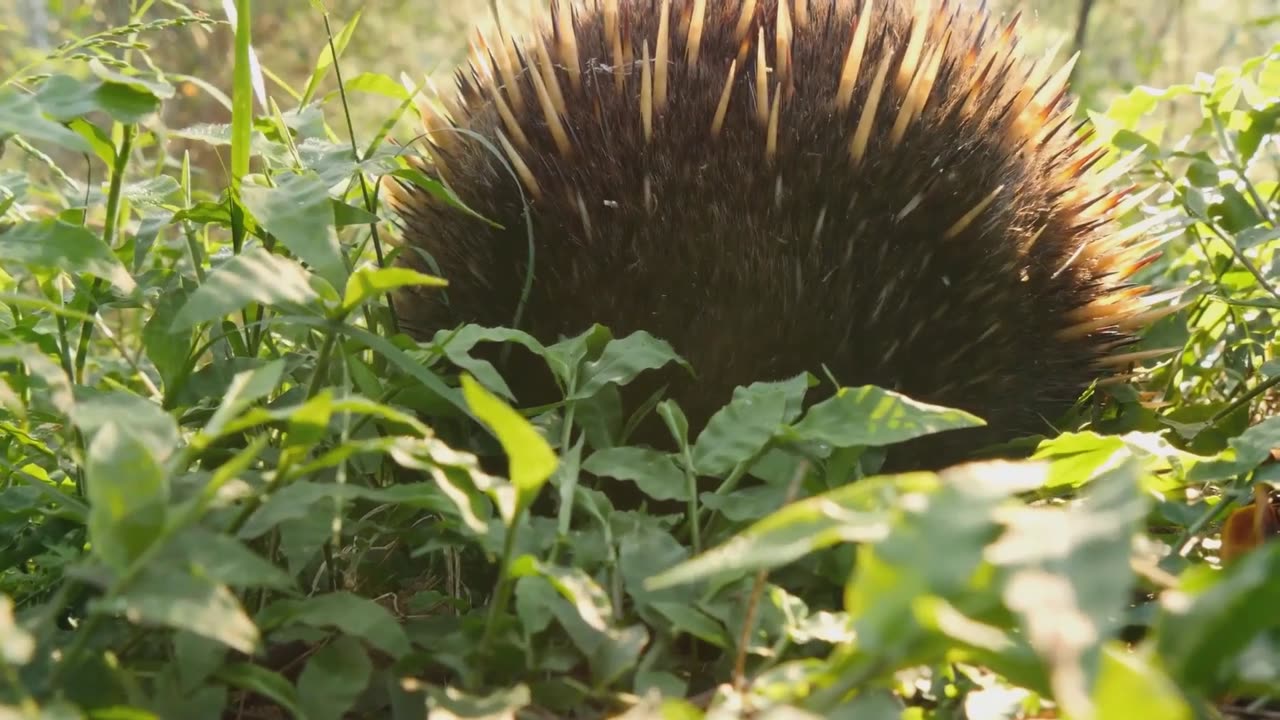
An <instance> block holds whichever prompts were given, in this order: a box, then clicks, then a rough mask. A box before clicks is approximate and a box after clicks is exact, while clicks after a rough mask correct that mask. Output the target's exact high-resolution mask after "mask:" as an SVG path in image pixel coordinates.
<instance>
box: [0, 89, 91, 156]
mask: <svg viewBox="0 0 1280 720" xmlns="http://www.w3.org/2000/svg"><path fill="white" fill-rule="evenodd" d="M7 135H21V136H22V137H24V138H26V139H27V140H30V141H32V142H35V143H40V142H51V143H54V144H56V145H60V146H62V147H64V148H66V149H68V150H73V151H75V152H79V153H87V152H92V148H90V147H89V143H88V142H86V141H85V139H84V138H82V137H80V136H79V135H77V134H76V133H75V132H73V131H71V130H68V129H67V128H65V127H63V126H62V125H60V124H58V123H56V122H54V121H52V120H50V119H49V118H47V117H45V115H44V113H42V112H40V106H39V105H37V104H36V99H35V98H33V97H31V96H30V95H26V94H23V93H20V92H18V91H17V90H14V89H13V88H2V89H0V137H5V136H7Z"/></svg>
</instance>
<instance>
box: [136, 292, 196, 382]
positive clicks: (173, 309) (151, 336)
mask: <svg viewBox="0 0 1280 720" xmlns="http://www.w3.org/2000/svg"><path fill="white" fill-rule="evenodd" d="M186 297H187V291H185V290H170V291H168V292H166V293H164V294H162V295H160V296H159V297H158V298H157V299H156V303H155V306H154V307H153V308H152V310H151V317H150V318H148V319H147V324H146V325H144V326H143V328H142V344H143V347H144V348H146V351H147V359H148V360H150V361H151V364H152V365H155V368H156V372H158V373H160V380H161V382H163V383H164V389H165V390H166V391H168V390H169V389H170V385H171V384H172V383H173V382H174V381H175V380H176V379H177V378H178V377H179V376H180V375H181V373H182V372H183V370H184V368H185V366H186V363H187V356H188V354H190V352H191V331H190V329H186V330H176V331H175V330H173V329H172V328H173V320H174V318H176V317H177V315H178V309H179V308H180V307H182V302H183V301H184V300H185V299H186Z"/></svg>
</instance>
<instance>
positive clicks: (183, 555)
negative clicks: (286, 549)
mask: <svg viewBox="0 0 1280 720" xmlns="http://www.w3.org/2000/svg"><path fill="white" fill-rule="evenodd" d="M165 550H166V555H167V556H168V557H170V558H172V561H173V562H174V563H175V564H181V565H184V566H186V567H189V568H192V569H193V570H194V571H195V572H197V573H198V574H199V575H201V576H202V577H207V578H209V579H211V580H213V581H215V582H218V583H221V584H223V585H229V586H231V587H242V588H250V587H265V588H271V589H273V590H285V591H288V590H294V589H295V588H296V586H295V584H294V582H293V578H291V577H290V576H289V575H288V573H286V572H284V571H283V570H281V569H280V568H278V567H276V566H275V565H272V564H271V563H270V562H268V561H267V560H266V559H265V558H263V557H262V556H261V555H258V554H257V553H255V552H254V551H252V550H250V549H249V548H248V547H247V546H246V545H245V544H244V543H242V542H240V541H239V540H237V539H235V538H234V537H231V536H230V535H223V534H219V533H213V532H209V531H208V530H205V529H203V528H200V527H191V528H188V529H186V530H183V531H182V532H181V533H180V534H179V535H178V536H177V537H175V538H173V541H172V543H171V545H170V546H169V547H167V548H165Z"/></svg>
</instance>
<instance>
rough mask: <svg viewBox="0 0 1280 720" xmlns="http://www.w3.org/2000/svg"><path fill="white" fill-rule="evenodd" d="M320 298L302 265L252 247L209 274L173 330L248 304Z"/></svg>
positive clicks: (181, 313) (207, 319)
mask: <svg viewBox="0 0 1280 720" xmlns="http://www.w3.org/2000/svg"><path fill="white" fill-rule="evenodd" d="M339 287H341V285H339ZM318 297H319V296H318V295H317V294H316V291H315V290H313V289H312V288H311V284H310V278H309V276H308V273H307V271H306V270H304V269H303V268H302V266H301V265H299V264H298V263H296V262H294V261H292V260H288V259H286V258H283V257H280V256H279V255H272V254H271V253H270V252H267V251H266V250H264V249H262V248H260V247H259V248H253V249H252V250H248V251H246V252H244V253H243V254H241V255H237V256H236V257H234V258H232V259H230V260H228V261H227V262H225V263H223V264H221V265H219V266H218V267H217V269H215V270H214V271H213V272H212V273H210V274H209V276H208V278H206V279H205V282H204V284H203V285H201V286H200V287H199V288H198V289H196V291H195V292H193V293H191V295H190V297H188V298H187V302H186V304H184V305H183V306H182V310H180V311H179V312H178V317H177V318H175V319H174V323H173V328H172V329H173V330H174V331H177V330H185V329H187V328H190V327H194V326H195V325H198V324H200V323H203V322H209V321H211V320H217V319H219V318H222V317H224V316H226V315H229V314H230V313H233V312H235V311H237V310H240V309H241V308H243V307H245V306H246V305H248V304H249V303H254V302H256V303H261V304H263V305H271V306H278V305H286V304H306V303H308V302H311V301H313V300H315V299H316V298H318Z"/></svg>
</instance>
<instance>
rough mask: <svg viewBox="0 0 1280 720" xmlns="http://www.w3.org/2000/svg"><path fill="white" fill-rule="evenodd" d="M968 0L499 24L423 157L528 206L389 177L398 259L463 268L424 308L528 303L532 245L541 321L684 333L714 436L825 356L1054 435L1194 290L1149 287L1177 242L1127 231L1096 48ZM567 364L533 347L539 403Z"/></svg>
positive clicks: (533, 304)
mask: <svg viewBox="0 0 1280 720" xmlns="http://www.w3.org/2000/svg"><path fill="white" fill-rule="evenodd" d="M961 4H962V3H961V2H958V1H951V0H943V1H942V2H941V3H938V2H937V1H936V0H933V1H930V0H674V1H673V0H594V2H587V3H581V2H577V3H568V2H555V1H554V0H553V2H552V7H551V10H550V13H549V16H548V17H546V18H545V19H544V24H545V25H547V26H548V27H545V28H540V29H538V30H536V31H535V32H534V33H533V35H532V39H531V41H529V42H527V43H520V42H518V41H516V40H514V39H513V38H512V37H510V36H509V35H508V34H507V33H505V32H503V31H501V30H500V31H499V34H498V38H497V41H496V42H486V41H485V40H484V39H483V38H477V40H476V41H475V42H474V43H473V53H472V59H471V62H470V66H469V67H467V68H466V69H465V70H460V71H459V72H458V73H457V75H456V82H457V93H456V95H452V94H451V95H446V96H443V97H442V98H441V105H440V109H438V110H437V109H433V108H432V107H431V106H430V105H427V104H423V105H422V106H420V109H421V111H422V113H423V118H424V123H425V128H426V137H427V139H428V141H429V142H428V143H427V144H425V147H426V148H427V149H426V151H425V153H424V156H423V157H419V158H417V160H416V162H417V163H418V164H419V166H420V167H422V168H424V169H426V170H427V171H428V172H429V173H431V174H432V175H434V176H437V177H438V178H440V179H441V180H442V181H443V182H444V183H446V184H447V186H448V187H449V188H451V189H452V190H453V191H454V192H455V193H456V194H457V195H458V196H459V198H460V199H461V200H462V201H463V202H464V203H466V204H467V205H469V206H470V207H471V208H473V209H474V210H475V211H477V212H478V213H479V214H480V215H482V216H484V217H485V218H487V219H489V220H491V221H494V222H495V223H497V224H499V225H501V228H495V227H493V226H492V225H489V224H486V223H484V222H482V221H479V220H477V219H476V218H474V217H473V216H470V215H468V214H466V213H463V212H460V211H458V210H457V209H456V208H454V207H451V206H449V205H447V204H445V203H443V202H441V201H439V200H438V199H437V198H435V197H433V196H432V195H430V194H428V193H426V192H424V191H422V190H420V189H417V188H415V187H413V186H409V185H405V184H392V185H391V190H392V192H391V195H392V201H393V207H394V208H395V209H396V210H397V211H398V214H399V215H400V217H401V221H402V226H403V229H404V243H405V245H406V247H405V248H403V251H402V253H401V255H400V261H401V262H404V263H407V264H408V265H410V266H412V267H415V268H417V269H420V270H423V271H426V272H437V273H439V274H441V275H443V277H444V278H446V279H447V280H448V281H449V286H448V288H447V289H446V290H445V291H444V292H441V291H440V290H439V289H429V290H424V291H422V292H420V293H418V292H415V293H411V294H408V295H405V296H402V297H401V299H400V301H399V302H398V303H397V308H398V309H399V310H400V312H401V314H402V316H403V317H404V319H405V323H404V326H405V327H406V328H407V329H408V330H409V331H410V332H412V333H414V334H416V335H417V336H419V337H430V336H431V334H432V333H434V332H435V331H436V330H439V329H442V328H449V327H452V326H454V325H456V324H457V323H459V322H474V323H480V324H483V325H490V326H496V325H510V324H511V323H512V322H513V320H514V319H515V318H516V316H517V303H518V302H519V300H520V297H521V294H522V292H524V291H525V289H526V288H525V285H526V279H527V273H528V272H529V261H530V258H531V257H532V261H533V268H532V285H531V287H530V288H529V295H528V297H527V305H526V306H525V308H524V311H523V316H522V320H521V328H522V329H524V330H526V331H527V332H529V333H531V334H532V335H533V336H535V337H536V338H538V339H539V340H540V341H543V342H554V341H556V340H558V339H559V338H561V337H565V336H571V335H575V334H577V333H580V332H582V331H583V330H585V329H587V328H588V327H590V325H591V324H592V323H595V322H599V323H601V324H603V325H605V326H607V327H609V328H610V329H612V330H613V331H614V333H615V335H622V334H626V333H630V332H634V331H637V330H645V331H648V332H650V333H651V334H653V335H655V336H657V337H659V338H662V339H664V340H667V341H669V342H670V343H671V344H672V345H673V346H674V348H675V350H676V351H677V352H679V353H680V354H681V355H682V356H683V357H684V358H686V359H687V360H688V361H689V362H690V363H691V364H692V367H693V369H694V371H695V372H696V373H697V374H698V377H697V378H696V379H694V378H692V377H688V376H687V373H686V374H683V375H681V374H669V375H666V376H661V377H660V378H659V380H660V381H661V382H665V383H669V387H668V390H667V395H668V396H669V397H674V398H676V399H677V401H678V402H679V403H680V405H681V407H682V408H683V409H684V410H685V411H686V413H687V414H688V416H689V418H690V420H691V424H693V425H694V426H695V427H694V428H693V429H694V430H695V431H696V429H697V427H696V426H697V425H700V424H701V423H703V422H704V421H705V420H706V419H707V418H708V417H709V416H710V414H711V413H713V412H714V411H715V410H716V409H718V408H720V407H721V406H722V405H723V404H724V403H726V402H727V401H728V400H729V399H730V397H731V396H732V391H733V389H734V388H735V387H737V386H740V385H745V384H749V383H751V382H754V381H757V380H776V379H783V378H787V377H792V376H794V375H796V374H797V373H800V372H804V371H810V372H813V373H815V374H816V375H818V376H819V377H826V376H827V373H828V372H829V373H830V377H833V378H834V379H835V380H836V381H837V382H839V383H840V384H842V385H845V386H849V385H857V384H864V383H872V384H876V385H880V386H882V387H887V388H891V389H896V390H899V391H901V392H903V393H906V394H908V395H910V396H912V397H915V398H918V399H920V400H924V401H928V402H932V403H937V404H942V405H947V406H952V407H957V408H962V409H965V410H968V411H970V412H973V413H975V414H977V415H978V416H980V417H982V418H984V419H986V420H987V421H988V423H989V426H988V432H987V433H986V435H985V437H986V439H988V440H991V439H999V438H1009V437H1012V436H1015V435H1018V434H1023V433H1033V434H1034V433H1041V432H1044V431H1046V430H1048V429H1049V428H1050V423H1051V422H1052V421H1053V420H1055V419H1057V418H1058V417H1060V416H1061V414H1062V413H1063V412H1064V411H1065V410H1067V409H1069V407H1070V406H1071V404H1072V403H1073V402H1074V401H1075V400H1077V399H1078V397H1079V396H1080V395H1081V393H1082V391H1083V390H1085V389H1086V388H1087V387H1088V386H1089V385H1090V384H1091V383H1092V382H1093V381H1094V380H1095V379H1097V378H1099V377H1100V376H1104V375H1107V374H1110V373H1113V372H1115V370H1116V369H1118V368H1123V367H1126V366H1128V365H1131V364H1132V363H1133V362H1134V361H1136V360H1140V359H1143V358H1144V357H1146V355H1145V354H1143V353H1133V352H1124V353H1118V351H1120V350H1122V349H1125V348H1126V346H1129V345H1130V344H1131V343H1133V342H1134V341H1135V335H1134V332H1135V330H1137V329H1138V328H1140V327H1141V326H1143V325H1144V324H1146V323H1149V322H1151V321H1152V320H1153V319H1155V318H1156V317H1159V316H1161V315H1162V314H1163V313H1167V312H1169V311H1170V310H1171V309H1172V308H1168V307H1160V305H1161V304H1162V302H1163V300H1165V299H1167V298H1166V297H1165V296H1162V295H1151V294H1149V288H1147V287H1142V286H1134V285H1132V284H1130V283H1129V282H1128V278H1130V276H1131V275H1133V273H1134V272H1135V271H1137V270H1138V269H1139V268H1141V267H1143V265H1144V264H1146V263H1147V262H1149V261H1150V260H1151V259H1152V258H1153V256H1152V255H1150V254H1149V253H1151V252H1152V250H1153V249H1154V243H1155V242H1158V240H1157V239H1151V238H1148V237H1147V236H1146V232H1145V231H1146V229H1147V228H1146V227H1145V226H1143V225H1138V226H1134V227H1129V228H1121V227H1120V226H1119V223H1118V220H1117V219H1118V218H1119V216H1120V214H1121V213H1122V212H1124V211H1125V209H1126V206H1128V205H1130V202H1128V201H1127V200H1126V196H1128V194H1129V189H1120V190H1112V189H1111V188H1110V186H1111V184H1112V182H1113V180H1114V179H1115V178H1117V177H1118V176H1119V175H1120V173H1119V171H1118V170H1117V171H1111V170H1109V171H1106V172H1098V171H1095V170H1093V166H1094V164H1095V163H1096V162H1097V161H1098V160H1099V158H1100V157H1102V156H1103V154H1104V152H1105V150H1104V148H1102V147H1101V146H1099V145H1098V144H1097V143H1096V142H1093V141H1092V138H1091V136H1090V132H1089V131H1088V130H1087V129H1085V128H1084V126H1083V125H1081V126H1075V125H1074V124H1073V121H1072V116H1073V111H1074V107H1073V103H1072V101H1071V100H1070V98H1069V97H1068V95H1067V78H1068V75H1069V73H1070V67H1071V64H1072V63H1070V62H1068V63H1067V64H1066V65H1064V66H1061V67H1059V68H1056V69H1055V68H1054V67H1053V61H1052V60H1051V59H1050V58H1047V57H1046V58H1045V59H1041V60H1030V59H1027V58H1026V56H1025V55H1024V53H1023V52H1022V50H1021V49H1020V48H1019V37H1018V33H1017V18H1016V17H1015V18H1014V19H1013V20H1012V21H1011V22H1008V23H1003V22H1002V23H999V24H997V22H996V21H995V20H994V19H993V18H991V17H990V16H989V14H988V13H987V11H986V9H985V7H983V8H978V9H974V8H972V7H969V8H962V7H961ZM526 204H527V208H528V213H529V214H528V218H529V219H530V220H531V226H532V230H533V240H532V255H530V242H529V237H528V235H527V228H526V221H525V214H524V213H525V209H526ZM427 256H429V257H430V259H431V261H430V262H428V261H427V259H426V257H427ZM543 368H544V366H543V365H542V364H541V363H540V362H539V361H535V360H533V359H532V358H530V359H529V361H528V362H527V363H522V364H519V365H517V366H515V367H508V368H506V370H505V376H506V377H507V378H508V380H509V382H511V384H512V387H513V389H515V391H516V392H517V396H518V399H520V400H522V401H524V402H534V401H537V402H547V401H551V400H554V399H555V398H554V396H547V395H541V396H538V395H537V389H538V388H549V389H551V390H554V386H550V385H549V384H550V382H551V380H550V375H549V374H546V372H545V370H544V369H543ZM659 380H655V381H654V382H653V383H649V384H642V385H641V389H640V390H639V391H638V393H637V395H636V397H641V398H642V397H645V396H647V394H648V392H650V391H651V390H652V389H653V388H654V387H656V385H655V384H654V383H656V382H658V381H659ZM540 383H546V384H547V385H545V386H544V385H542V384H540ZM522 393H523V396H521V394H522ZM658 430H659V432H658V435H660V434H661V432H662V430H661V427H660V426H659V428H658ZM971 439H972V438H971ZM930 462H931V460H929V459H922V460H921V462H920V464H930Z"/></svg>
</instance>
